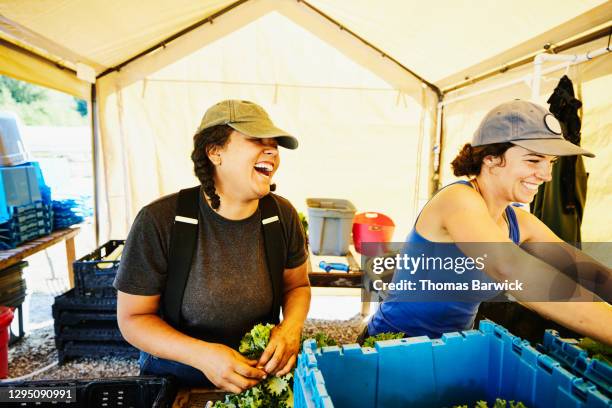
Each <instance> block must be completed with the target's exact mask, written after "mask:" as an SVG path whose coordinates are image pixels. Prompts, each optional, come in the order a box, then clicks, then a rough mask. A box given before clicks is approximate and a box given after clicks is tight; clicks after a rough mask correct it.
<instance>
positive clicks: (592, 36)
mask: <svg viewBox="0 0 612 408" xmlns="http://www.w3.org/2000/svg"><path fill="white" fill-rule="evenodd" d="M611 30H612V26H611V25H609V26H607V27H604V28H602V29H600V30H597V31H595V32H592V33H589V34H587V35H584V36H582V37H580V38H577V39H576V40H572V41H570V42H568V43H566V44H561V45H559V46H557V47H553V48H551V49H549V48H546V47H544V49H546V50H548V51H550V52H552V54H558V53H561V52H563V51H567V50H569V49H571V48H574V47H578V46H580V45H584V44H588V43H590V42H592V41H595V40H598V39H600V38H603V37H606V36H607V35H609V33H610V31H611ZM534 58H535V55H534V54H530V55H529V56H527V57H524V58H522V59H520V60H518V61H514V62H512V63H509V64H506V65H503V66H501V67H499V68H497V69H495V70H492V71H487V72H485V73H482V74H479V75H475V76H473V77H472V78H471V79H469V80H467V81H464V82H460V83H458V84H456V85H452V86H450V87H447V88H444V89H442V92H443V93H444V94H445V95H446V94H448V93H450V92H454V91H456V90H458V89H462V88H465V87H467V86H471V85H474V84H476V83H478V82H481V81H484V80H485V79H488V78H491V77H493V76H495V75H498V74H503V73H504V72H506V71H508V70H511V69H514V68H518V67H520V66H523V65H525V64H530V63H531V62H533V61H534Z"/></svg>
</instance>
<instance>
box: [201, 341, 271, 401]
mask: <svg viewBox="0 0 612 408" xmlns="http://www.w3.org/2000/svg"><path fill="white" fill-rule="evenodd" d="M256 364H257V360H249V359H247V358H246V357H244V356H243V355H242V354H240V353H238V352H237V351H236V350H234V349H231V348H229V347H227V346H225V345H223V344H217V343H207V344H206V352H204V353H202V354H201V357H199V358H198V363H197V364H196V365H195V368H197V369H198V370H200V371H202V372H203V373H204V375H205V376H206V377H207V378H208V379H209V380H210V382H212V383H213V384H214V385H215V386H217V387H218V388H220V389H222V390H224V391H229V392H233V393H235V394H239V393H241V392H243V391H245V390H247V389H249V388H251V387H253V386H255V385H257V384H259V382H260V381H261V380H263V379H265V378H266V376H267V374H266V372H265V371H263V370H261V369H259V368H256V367H255V366H256Z"/></svg>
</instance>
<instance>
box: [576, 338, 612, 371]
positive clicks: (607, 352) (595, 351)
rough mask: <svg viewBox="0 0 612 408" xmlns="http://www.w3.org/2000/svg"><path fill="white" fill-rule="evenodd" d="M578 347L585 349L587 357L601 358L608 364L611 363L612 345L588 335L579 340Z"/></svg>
mask: <svg viewBox="0 0 612 408" xmlns="http://www.w3.org/2000/svg"><path fill="white" fill-rule="evenodd" d="M578 347H580V348H581V349H583V350H586V352H587V353H588V355H589V357H591V358H596V359H598V360H601V361H603V362H605V363H607V364H609V365H612V347H610V346H606V345H605V344H603V343H600V342H598V341H595V340H593V339H591V338H589V337H585V338H583V339H582V340H580V343H578Z"/></svg>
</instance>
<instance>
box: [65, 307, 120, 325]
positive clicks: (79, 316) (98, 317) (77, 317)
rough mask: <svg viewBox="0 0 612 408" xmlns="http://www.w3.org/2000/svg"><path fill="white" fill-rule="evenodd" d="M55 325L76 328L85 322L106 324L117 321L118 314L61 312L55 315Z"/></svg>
mask: <svg viewBox="0 0 612 408" xmlns="http://www.w3.org/2000/svg"><path fill="white" fill-rule="evenodd" d="M53 318H54V319H55V324H56V325H60V326H74V325H76V324H79V323H85V322H91V321H94V322H105V321H117V314H116V313H114V312H95V311H93V312H76V311H73V310H65V311H59V312H58V313H56V314H54V315H53Z"/></svg>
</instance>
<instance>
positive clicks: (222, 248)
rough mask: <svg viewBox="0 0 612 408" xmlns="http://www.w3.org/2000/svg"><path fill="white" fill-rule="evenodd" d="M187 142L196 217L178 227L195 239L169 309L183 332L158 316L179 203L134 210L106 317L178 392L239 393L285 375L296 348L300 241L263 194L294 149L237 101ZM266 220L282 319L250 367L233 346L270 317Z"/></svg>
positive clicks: (303, 308) (289, 215)
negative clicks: (192, 228) (277, 239)
mask: <svg viewBox="0 0 612 408" xmlns="http://www.w3.org/2000/svg"><path fill="white" fill-rule="evenodd" d="M193 140H194V150H193V153H192V156H191V158H192V160H193V163H194V169H195V174H196V176H197V177H198V179H199V180H200V183H201V186H200V189H199V194H197V196H198V198H197V201H198V210H197V211H198V213H199V214H198V216H197V220H195V219H193V220H192V221H190V220H187V222H191V223H193V224H197V229H198V231H197V243H196V246H195V250H194V254H193V260H192V263H191V269H190V270H189V274H188V280H187V282H186V284H185V290H184V293H183V301H182V305H181V306H180V315H181V316H182V320H183V322H184V323H183V325H182V326H181V327H180V330H179V329H177V328H175V327H173V326H174V325H170V324H169V323H168V321H165V320H163V319H162V317H160V314H162V313H161V312H162V311H163V310H162V309H163V308H162V305H163V304H164V303H163V301H164V299H163V298H162V295H163V294H164V293H165V292H164V290H165V288H166V285H167V283H168V282H169V280H170V279H172V278H173V276H171V275H172V273H171V272H169V270H170V271H172V268H173V265H169V252H170V251H169V248H170V237H171V231H172V228H173V223H174V222H175V215H176V210H177V200H178V194H172V195H169V196H166V197H163V198H160V199H158V200H156V201H154V202H153V203H151V204H149V205H147V206H145V207H144V208H143V209H142V210H141V211H140V212H139V214H138V215H137V217H136V219H135V220H134V224H133V225H132V228H131V230H130V233H129V236H128V239H127V241H126V245H125V249H124V252H123V256H122V260H121V265H120V268H119V271H118V274H117V278H116V280H115V283H114V286H115V288H117V290H118V305H117V319H118V322H119V327H120V329H121V332H122V334H123V336H124V337H125V339H126V340H127V341H128V342H130V343H131V344H133V345H134V346H136V347H137V348H139V349H140V350H141V351H142V352H141V357H140V365H141V373H142V374H157V375H164V374H171V375H174V376H176V377H177V378H178V379H179V381H180V382H181V383H182V384H183V385H187V386H211V385H214V386H216V387H219V388H221V389H223V390H226V391H230V392H235V393H238V392H242V391H244V390H245V389H247V388H249V387H252V386H253V385H256V384H257V383H258V382H259V381H261V380H262V379H263V378H265V377H266V376H267V375H274V374H278V375H284V374H286V373H288V372H289V371H290V370H291V369H292V367H293V365H294V364H295V361H296V356H297V353H298V351H299V346H300V344H299V343H300V337H301V331H302V327H303V324H304V320H305V319H306V315H307V313H308V308H309V304H310V286H309V282H308V274H307V272H306V261H307V252H306V249H305V238H304V232H303V230H302V227H301V223H300V221H299V217H298V215H297V212H296V210H295V209H294V208H293V206H292V205H291V204H290V203H289V201H287V200H286V199H284V198H282V197H280V196H277V195H274V194H271V193H270V185H271V180H272V177H273V175H274V173H275V172H276V171H277V169H278V166H279V163H280V157H279V150H278V147H279V146H282V147H285V148H289V149H295V148H297V145H298V143H297V140H296V139H295V138H294V137H293V136H291V135H289V134H288V133H287V132H285V131H283V130H281V129H279V128H277V127H276V126H274V125H273V123H272V122H271V120H270V119H269V117H268V115H267V114H266V112H265V111H264V110H263V108H261V107H260V106H258V105H256V104H254V103H252V102H247V101H238V100H228V101H223V102H220V103H218V104H216V105H214V106H212V107H211V108H210V109H208V111H207V112H206V113H205V115H204V118H203V119H202V123H201V125H200V128H199V129H198V131H197V133H196V134H195V136H194V138H193ZM268 195H270V196H271V197H272V198H273V201H274V203H275V206H276V208H277V210H278V217H270V218H266V219H265V220H262V215H261V212H262V209H261V204H260V201H261V200H262V199H264V197H265V198H266V199H268V197H266V196H268ZM268 201H270V200H269V199H268ZM178 221H180V217H178V219H177V222H178ZM267 222H280V225H281V227H282V228H281V229H280V231H282V235H280V236H281V238H282V240H283V242H284V245H283V246H281V247H282V248H285V249H286V253H283V254H282V256H281V258H282V259H284V267H282V266H281V268H279V269H280V271H278V272H279V275H280V274H282V279H280V282H281V290H280V293H281V296H280V297H281V298H282V301H280V302H279V305H278V306H279V307H280V306H281V305H282V313H283V320H282V322H281V323H280V324H278V325H277V326H276V327H275V328H274V329H273V331H272V335H271V339H270V342H269V345H268V347H267V348H266V350H265V351H264V353H263V355H262V356H261V358H260V359H259V360H249V359H247V358H245V357H243V356H242V355H241V354H240V353H238V352H237V351H236V349H237V348H238V345H239V342H240V339H241V337H242V336H243V335H244V334H245V333H246V332H247V331H249V330H250V329H251V328H252V327H253V326H254V325H255V324H257V323H261V322H266V321H270V320H272V321H273V322H274V321H278V317H279V316H278V311H276V312H275V310H274V309H275V308H274V307H273V298H274V293H275V292H274V288H273V286H274V282H273V279H271V276H272V274H273V273H274V271H269V267H268V262H267V252H266V251H267V246H266V245H265V243H264V233H263V232H262V228H263V227H262V224H266V223H267ZM283 252H284V251H283ZM271 315H274V316H272V317H270V316H271ZM211 383H212V384H211Z"/></svg>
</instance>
